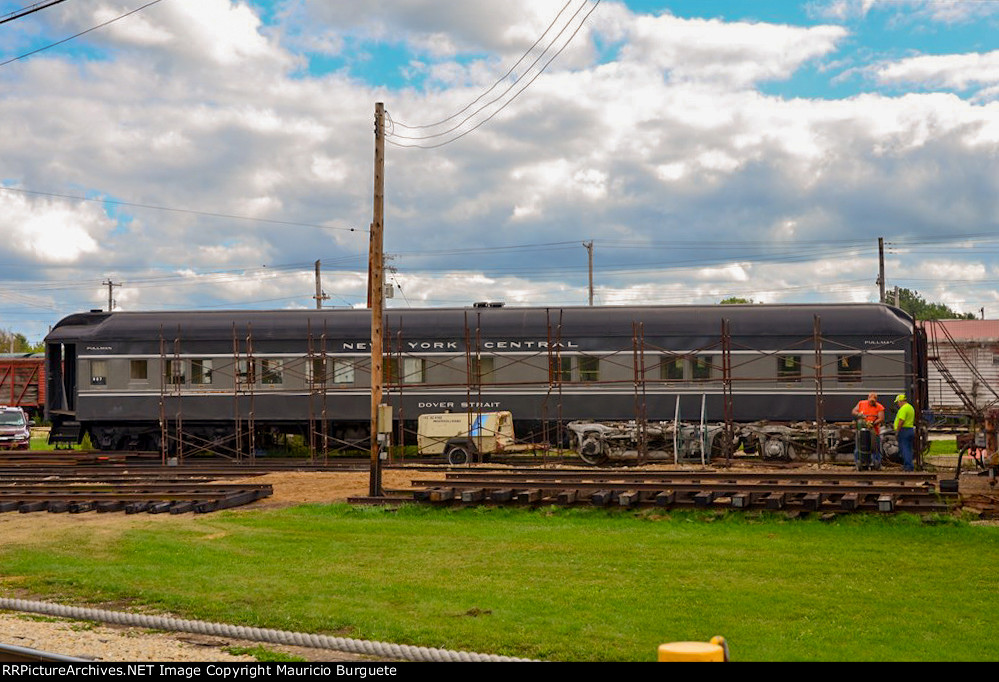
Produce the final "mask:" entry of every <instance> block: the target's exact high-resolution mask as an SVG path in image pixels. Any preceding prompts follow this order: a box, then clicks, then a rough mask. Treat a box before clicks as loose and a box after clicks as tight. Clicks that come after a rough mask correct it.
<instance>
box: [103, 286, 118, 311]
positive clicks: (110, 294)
mask: <svg viewBox="0 0 999 682" xmlns="http://www.w3.org/2000/svg"><path fill="white" fill-rule="evenodd" d="M101 284H103V285H105V286H106V287H107V288H108V312H111V311H112V310H114V288H115V287H121V283H118V284H115V283H114V282H112V281H111V278H110V277H108V281H106V282H101Z"/></svg>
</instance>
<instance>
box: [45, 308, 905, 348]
mask: <svg viewBox="0 0 999 682" xmlns="http://www.w3.org/2000/svg"><path fill="white" fill-rule="evenodd" d="M816 316H818V317H819V321H820V325H821V330H822V333H823V335H826V334H836V335H843V336H868V335H887V336H905V335H909V334H911V333H912V324H913V323H912V318H911V317H909V315H908V314H906V313H905V312H903V311H902V310H899V309H897V308H893V307H890V306H887V305H881V304H876V303H856V304H817V305H760V304H753V305H708V306H628V307H623V306H622V307H613V306H606V307H605V306H600V307H586V306H581V307H548V308H540V307H532V308H527V307H525V308H517V307H503V308H415V309H409V308H407V309H399V308H394V309H389V310H388V311H386V314H385V320H386V323H385V329H386V334H387V335H388V334H391V335H395V334H397V333H401V335H402V336H403V337H404V338H408V339H429V338H438V337H440V336H441V335H442V334H448V335H450V336H452V337H458V336H460V337H462V338H463V337H464V333H465V328H466V324H467V327H468V329H469V330H470V331H471V334H472V335H473V338H474V334H475V330H476V329H478V330H479V332H480V334H482V335H490V334H491V335H494V336H503V337H507V338H516V337H531V338H538V337H539V335H540V336H541V337H542V338H543V337H544V336H545V335H546V334H547V333H548V330H549V329H551V330H552V334H554V333H555V330H558V333H559V334H560V335H561V336H562V337H567V336H576V337H610V336H617V337H623V336H627V337H630V336H632V335H633V334H634V331H635V327H634V325H635V323H641V324H642V334H643V335H644V336H674V335H711V336H717V335H719V334H720V332H721V322H722V320H723V319H727V320H729V326H730V332H731V334H732V335H733V336H752V337H766V336H790V335H793V336H801V337H806V336H811V335H812V334H813V333H814V325H815V317H816ZM310 329H311V333H312V335H313V336H314V337H317V338H318V337H319V336H320V335H321V334H324V333H325V334H327V336H328V337H330V338H357V339H364V338H367V337H368V336H370V313H369V311H368V310H366V309H332V310H254V311H246V310H236V311H167V312H115V313H107V312H93V313H79V314H75V315H70V316H68V317H66V318H64V319H63V320H61V321H60V322H59V323H58V324H56V326H55V327H54V328H53V329H52V331H51V332H50V333H49V335H48V336H47V337H46V341H48V342H74V341H86V342H97V341H101V340H115V341H147V342H148V341H152V340H158V339H160V338H163V339H165V340H167V341H170V340H172V339H173V338H175V337H177V336H179V337H181V338H183V339H184V340H187V341H197V340H215V341H218V340H220V339H225V338H230V339H231V338H232V337H233V334H234V330H235V333H236V335H238V336H240V337H245V336H246V334H247V333H248V332H252V336H253V339H254V340H255V341H256V340H261V341H265V340H281V339H303V338H306V337H307V336H308V334H309V330H310Z"/></svg>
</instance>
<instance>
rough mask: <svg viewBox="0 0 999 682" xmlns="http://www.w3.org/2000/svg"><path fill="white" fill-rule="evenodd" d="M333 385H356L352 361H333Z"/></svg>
mask: <svg viewBox="0 0 999 682" xmlns="http://www.w3.org/2000/svg"><path fill="white" fill-rule="evenodd" d="M333 383H334V384H352V383H354V363H353V362H351V361H350V360H334V361H333Z"/></svg>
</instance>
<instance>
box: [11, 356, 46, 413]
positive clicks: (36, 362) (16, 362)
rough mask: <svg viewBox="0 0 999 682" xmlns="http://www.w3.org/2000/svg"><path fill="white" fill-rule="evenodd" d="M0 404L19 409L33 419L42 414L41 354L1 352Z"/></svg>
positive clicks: (42, 371)
mask: <svg viewBox="0 0 999 682" xmlns="http://www.w3.org/2000/svg"><path fill="white" fill-rule="evenodd" d="M0 405H6V406H9V407H20V408H21V409H22V410H24V411H25V413H27V415H28V416H29V417H32V418H33V417H35V416H36V415H37V416H40V415H41V414H42V412H43V410H44V409H45V354H44V353H0Z"/></svg>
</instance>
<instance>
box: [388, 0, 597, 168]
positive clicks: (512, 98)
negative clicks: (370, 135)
mask: <svg viewBox="0 0 999 682" xmlns="http://www.w3.org/2000/svg"><path fill="white" fill-rule="evenodd" d="M600 2H601V0H597V2H596V3H595V4H594V5H593V7H592V8H591V9H590V11H589V12H587V13H586V15H585V16H584V17H583V20H582V21H581V22H580V24H579V26H577V27H576V30H575V31H573V32H572V35H570V36H569V39H568V40H567V41H566V42H565V44H564V45H563V46H562V47H561V48H559V50H558V51H557V52H556V53H555V54H554V55H552V57H551V59H549V60H548V61H547V62H545V65H544V66H542V67H541V70H540V71H538V73H536V74H535V75H534V76H532V77H531V79H530V80H529V81H528V82H527V84H526V85H525V86H524V87H522V88H520V90H518V91H517V92H515V93H514V94H513V97H511V98H510V99H508V100H507V101H506V102H504V103H503V105H502V106H500V107H499V108H498V109H497V110H496V111H494V112H493V113H492V114H490V115H489V116H487V117H486V118H485V119H483V120H482V121H480V122H479V123H476V124H475V125H474V126H472V127H471V128H469V129H468V130H466V131H465V132H463V133H460V134H459V135H456V136H455V137H453V138H451V139H449V140H445V141H444V142H439V143H437V144H431V145H422V144H402V143H399V142H395V141H394V140H392V139H390V138H391V137H392V134H391V133H390V134H389V136H388V137H387V138H386V141H387V142H388V143H389V144H392V145H394V146H396V147H403V148H413V147H417V148H420V149H437V148H439V147H443V146H445V145H448V144H451V143H452V142H457V141H458V140H460V139H461V138H463V137H465V136H466V135H468V134H469V133H471V132H473V131H474V130H477V129H478V128H480V127H481V126H483V125H485V124H486V123H488V122H489V121H491V120H492V119H493V117H495V116H496V115H497V114H499V113H500V112H501V111H503V110H504V109H506V107H508V106H509V105H510V104H511V103H512V102H513V101H514V100H515V99H517V97H519V96H520V94H521V93H523V92H524V90H526V89H527V88H529V87H530V86H531V84H532V83H534V81H535V80H537V79H538V77H539V76H540V75H541V74H542V73H544V72H545V69H547V68H548V66H549V65H550V64H551V63H552V62H553V61H555V59H556V58H557V57H558V56H559V55H560V54H562V52H563V50H565V48H567V47H568V46H569V43H571V42H572V39H573V38H575V37H576V34H577V33H579V31H580V29H582V28H583V26H584V25H585V24H586V20H587V19H589V17H590V15H591V14H593V12H594V11H595V10H596V9H597V7H599V6H600ZM584 6H585V5H584ZM580 9H582V6H581V7H580ZM577 13H578V10H577ZM573 17H575V15H573ZM570 23H571V20H570ZM567 27H568V24H567ZM563 31H564V29H563ZM559 35H561V32H560V33H559ZM556 39H557V36H556ZM553 44H554V41H552V45H553ZM548 47H549V48H550V47H551V45H549V46H548ZM547 51H548V48H545V52H547ZM542 55H544V52H543V53H542ZM522 78H523V77H521V78H518V79H517V80H516V81H515V82H514V84H513V85H511V86H510V88H512V87H513V86H514V85H516V84H517V83H519V82H520V81H521V80H522ZM510 88H508V89H507V90H506V92H509V90H510ZM506 92H504V95H505V94H506ZM499 99H502V95H501V96H500V97H499V98H497V99H494V100H492V101H491V102H489V103H488V104H485V105H483V106H482V107H480V108H479V109H477V110H476V111H475V113H473V114H471V115H469V116H468V117H466V119H465V120H464V121H462V123H465V122H467V121H468V120H470V119H471V118H472V117H473V116H475V115H476V114H478V113H480V112H481V111H483V110H484V109H485V108H486V107H488V106H489V105H490V104H493V103H494V102H496V101H498V100H499ZM452 130H454V129H452ZM442 134H443V133H442ZM397 137H398V136H397ZM429 137H439V135H433V136H428V138H429ZM416 139H426V138H416Z"/></svg>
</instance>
